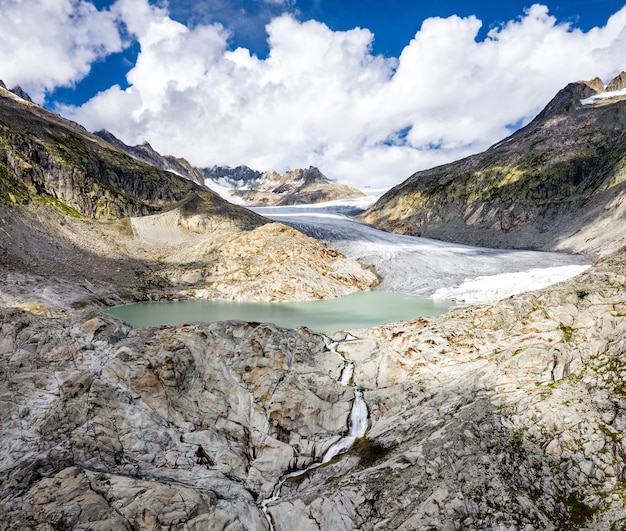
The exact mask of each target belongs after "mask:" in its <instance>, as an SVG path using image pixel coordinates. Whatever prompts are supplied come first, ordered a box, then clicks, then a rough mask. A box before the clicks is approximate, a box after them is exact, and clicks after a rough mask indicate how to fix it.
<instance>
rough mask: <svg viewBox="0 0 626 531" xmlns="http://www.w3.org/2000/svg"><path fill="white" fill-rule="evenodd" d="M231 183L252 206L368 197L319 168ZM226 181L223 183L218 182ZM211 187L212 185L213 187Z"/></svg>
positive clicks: (233, 192)
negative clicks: (331, 177)
mask: <svg viewBox="0 0 626 531" xmlns="http://www.w3.org/2000/svg"><path fill="white" fill-rule="evenodd" d="M230 181H231V182H233V181H234V182H233V184H235V187H234V188H233V189H231V190H230V193H231V194H232V195H234V196H236V197H240V198H241V199H243V200H244V201H245V202H246V204H249V205H255V206H260V205H276V206H286V205H308V204H313V203H323V202H325V201H333V200H336V199H352V198H356V197H363V196H364V195H365V194H363V192H361V191H360V190H357V189H356V188H353V187H351V186H348V185H345V184H340V183H334V182H332V181H330V180H329V179H328V178H327V177H326V176H325V175H324V174H323V173H322V172H321V171H320V170H319V169H317V168H315V167H313V166H311V167H309V168H308V169H298V170H292V171H288V172H286V173H284V174H283V175H281V174H279V173H277V172H274V171H272V172H265V173H262V174H260V175H259V176H258V177H256V178H254V177H252V178H251V176H246V177H244V178H243V179H233V178H232V177H231V178H230ZM218 182H223V181H218ZM209 186H210V184H209Z"/></svg>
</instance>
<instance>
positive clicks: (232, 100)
mask: <svg viewBox="0 0 626 531" xmlns="http://www.w3.org/2000/svg"><path fill="white" fill-rule="evenodd" d="M0 1H1V0H0ZM115 9H116V10H117V12H118V13H119V16H120V18H122V19H123V20H125V21H126V24H127V25H128V28H129V30H130V31H132V32H133V33H135V34H136V35H137V38H138V40H139V42H140V44H141V53H140V54H139V58H138V60H137V64H136V65H135V67H134V68H133V69H132V70H131V71H130V73H129V74H128V81H129V83H130V84H131V86H130V88H128V89H126V90H122V89H120V88H119V87H112V88H111V89H109V90H108V91H106V92H104V93H101V94H99V95H98V96H96V97H95V98H93V99H92V100H91V101H89V102H88V103H86V104H85V105H83V106H82V107H81V108H72V109H70V108H66V109H64V113H65V114H70V115H71V117H72V118H73V119H75V120H77V121H79V122H81V123H83V124H84V125H86V126H87V127H88V128H90V129H99V128H102V127H104V128H106V129H109V130H111V131H112V132H113V133H114V134H116V135H118V136H120V137H121V138H122V139H123V140H125V141H126V142H128V143H140V142H142V141H144V140H148V141H149V142H150V143H151V144H152V145H153V147H155V149H157V150H158V151H160V152H162V153H167V154H175V155H177V156H184V157H186V158H187V159H189V160H190V161H191V162H192V163H193V164H196V165H198V166H208V165H213V164H230V165H237V164H248V165H250V166H252V167H255V168H257V169H261V170H265V169H272V168H273V169H277V170H281V171H282V170H286V169H289V168H295V167H302V166H307V165H309V164H312V165H316V166H318V167H320V168H321V169H322V171H324V172H325V173H326V174H327V175H328V176H329V177H331V178H337V179H339V180H342V181H345V182H350V183H352V184H355V185H357V186H366V185H378V184H391V183H394V182H399V181H401V180H404V179H405V178H406V177H408V175H410V174H411V173H412V172H413V171H416V170H418V169H421V168H425V167H430V166H432V165H435V164H439V163H443V162H446V161H450V160H453V159H456V158H459V157H461V156H464V155H466V154H469V153H471V152H477V151H480V150H482V149H485V148H486V147H488V146H489V145H491V144H493V143H495V142H497V141H499V140H500V139H502V138H503V137H504V136H506V135H507V134H508V133H509V129H507V126H509V125H510V124H514V123H519V122H520V121H528V120H529V119H531V118H532V117H533V116H534V115H535V114H537V112H539V111H540V110H541V108H542V107H543V106H544V105H545V104H546V103H547V102H548V101H549V99H550V98H551V97H552V96H553V95H554V94H555V93H556V92H557V90H559V89H560V88H562V87H563V86H564V85H565V84H567V83H568V82H570V81H575V80H577V79H590V78H593V77H595V76H596V75H599V76H601V77H603V78H604V79H605V80H607V81H608V79H609V78H610V77H611V76H613V75H614V74H616V73H618V72H619V71H620V70H622V69H624V68H626V65H625V64H624V63H625V62H626V59H624V58H625V57H626V53H625V52H626V29H625V28H626V8H624V9H622V10H621V11H619V12H618V13H616V14H615V15H614V16H613V17H611V19H610V20H609V21H608V24H607V25H606V26H605V27H602V28H595V29H593V30H591V31H589V32H586V33H585V32H582V31H580V30H578V29H574V28H572V27H570V26H569V25H564V24H557V23H556V21H555V19H554V18H553V17H551V16H550V15H549V13H548V11H547V8H545V7H543V6H540V5H535V6H532V7H531V8H530V9H529V10H528V11H527V12H526V13H525V14H524V15H523V16H521V17H520V18H519V19H517V20H514V21H510V22H508V23H507V24H505V25H503V26H501V27H498V28H494V29H492V30H491V31H490V32H489V33H488V37H487V38H486V39H485V40H484V41H481V42H477V41H476V36H477V33H478V31H479V28H480V26H481V23H480V21H479V20H477V19H476V18H475V17H468V18H460V17H450V18H446V19H441V18H432V19H428V20H426V21H424V23H423V24H422V27H421V28H420V29H419V31H417V33H416V35H415V38H414V39H413V40H412V41H411V42H410V43H408V44H407V46H406V47H405V49H404V51H403V52H402V54H401V55H400V57H399V58H397V59H395V58H384V57H382V56H375V55H373V54H372V52H371V43H372V39H373V37H374V36H373V35H372V33H371V32H370V31H368V30H367V29H354V30H351V31H345V32H338V31H337V32H336V31H332V30H330V29H329V28H328V27H327V26H325V25H324V24H322V23H319V22H315V21H308V22H303V23H302V22H298V21H297V20H295V19H294V18H292V17H291V16H289V15H283V16H280V17H277V18H275V19H273V20H272V21H271V23H270V24H268V26H267V28H266V29H267V33H268V42H269V46H270V54H269V56H268V57H267V58H266V59H259V58H257V57H256V56H254V55H251V54H250V53H249V52H248V50H245V49H237V50H235V51H229V50H228V47H227V39H228V34H227V33H226V32H225V30H224V29H223V28H222V27H221V26H219V25H204V26H196V27H194V28H193V29H189V28H187V27H185V26H183V25H181V24H179V23H177V22H174V21H173V20H171V19H170V18H169V17H168V16H167V13H166V12H164V11H163V10H159V9H156V8H154V7H151V6H149V5H148V4H147V3H146V1H145V0H142V1H138V0H132V1H131V0H121V1H119V2H118V4H117V5H116V8H115Z"/></svg>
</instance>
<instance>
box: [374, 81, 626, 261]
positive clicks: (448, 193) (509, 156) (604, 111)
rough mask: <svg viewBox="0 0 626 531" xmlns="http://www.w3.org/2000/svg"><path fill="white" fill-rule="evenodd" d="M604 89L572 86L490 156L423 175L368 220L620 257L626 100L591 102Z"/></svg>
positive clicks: (490, 242) (439, 235)
mask: <svg viewBox="0 0 626 531" xmlns="http://www.w3.org/2000/svg"><path fill="white" fill-rule="evenodd" d="M623 79H624V75H621V76H618V77H617V78H616V79H615V80H613V81H612V82H611V83H609V86H608V87H607V90H608V89H609V88H610V89H611V90H617V87H621V86H622V84H623ZM620 80H621V81H620ZM603 91H604V85H603V84H602V82H601V81H600V80H599V79H596V80H593V81H590V82H582V81H581V82H577V83H572V84H570V85H568V86H567V87H565V88H564V89H563V90H561V91H560V92H559V93H558V94H557V95H556V96H555V97H554V99H553V100H552V101H551V102H550V103H548V105H547V106H546V107H545V109H544V110H543V111H542V112H541V113H540V114H539V115H538V116H537V117H536V118H535V119H534V120H533V121H531V122H530V123H529V124H528V125H527V126H525V127H523V128H522V129H520V130H518V131H516V132H515V133H514V134H513V135H511V136H510V137H508V138H506V139H504V140H503V141H501V142H499V143H498V144H496V145H494V146H492V147H491V148H490V149H488V150H487V151H485V152H483V153H479V154H477V155H472V156H470V157H467V158H465V159H462V160H460V161H457V162H453V163H450V164H446V165H444V166H439V167H436V168H432V169H430V170H424V171H420V172H417V173H416V174H414V175H413V176H411V177H410V178H409V179H407V180H406V181H404V182H403V183H401V184H399V185H398V186H396V187H394V188H392V189H391V190H390V191H389V192H388V193H386V194H385V195H384V196H382V197H381V198H380V200H379V201H378V202H377V203H376V204H375V205H373V206H372V207H371V208H370V209H368V211H367V212H366V213H365V214H364V215H363V216H362V219H363V220H364V221H366V222H368V223H372V224H374V225H375V226H377V227H378V228H382V229H385V230H390V231H395V232H400V233H404V234H413V235H419V236H425V237H430V238H435V239H443V240H449V241H455V242H459V243H472V244H479V245H485V246H488V247H508V248H532V249H540V250H560V251H569V252H584V253H588V254H591V255H595V256H598V255H605V254H610V253H612V252H614V251H616V250H618V249H619V248H620V247H622V246H623V245H624V244H626V240H625V239H624V222H625V219H626V215H625V214H626V213H625V209H626V201H625V200H624V199H625V198H626V182H625V180H626V101H625V99H624V97H623V96H620V95H619V93H618V94H616V97H614V98H604V99H601V100H600V99H598V100H597V103H593V104H583V103H582V100H587V99H588V98H590V97H592V96H596V95H598V94H601V93H602V92H603ZM609 94H610V93H609Z"/></svg>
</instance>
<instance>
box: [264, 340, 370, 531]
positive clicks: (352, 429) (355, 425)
mask: <svg viewBox="0 0 626 531" xmlns="http://www.w3.org/2000/svg"><path fill="white" fill-rule="evenodd" d="M324 343H325V345H326V347H327V348H328V350H330V351H331V352H334V353H335V354H337V355H338V356H339V357H340V358H341V359H342V360H343V363H344V365H343V369H342V371H341V376H340V378H339V383H340V384H341V385H343V386H344V387H347V386H348V385H349V384H350V382H351V381H352V376H353V374H354V362H353V361H350V360H347V359H346V358H345V357H344V356H343V355H342V354H341V353H339V352H338V351H337V347H338V346H339V343H338V342H337V341H333V340H332V339H330V338H328V337H326V336H324ZM368 427H369V414H368V411H367V404H366V403H365V400H364V399H363V389H362V388H360V387H358V386H354V401H353V402H352V410H351V411H350V422H349V425H348V435H346V436H345V437H342V438H341V439H339V440H338V441H337V442H336V443H334V444H333V445H331V446H330V447H329V448H328V450H326V452H325V453H324V456H323V457H322V460H321V461H319V462H317V463H313V464H311V465H309V466H308V467H306V468H304V469H302V470H296V471H294V472H290V473H288V474H284V475H283V476H282V477H281V478H280V479H279V480H278V483H276V485H275V486H274V491H273V492H272V497H271V498H266V499H265V500H263V501H262V502H261V503H260V507H261V510H262V511H263V514H264V515H265V518H266V520H267V522H268V524H269V526H270V530H271V531H274V525H273V524H272V518H271V516H270V514H269V512H268V505H269V504H270V503H272V502H274V501H276V500H277V499H278V498H279V497H280V490H281V488H282V486H283V485H284V483H285V482H286V481H287V480H289V479H292V478H297V477H300V476H302V475H304V474H306V473H307V472H309V471H310V470H313V469H315V468H318V467H320V466H322V465H324V464H326V463H328V462H330V461H331V460H332V459H333V458H334V457H336V456H338V455H340V454H343V453H345V452H347V451H348V450H350V448H352V446H353V445H354V443H355V442H356V440H357V439H359V438H361V437H363V436H364V435H365V432H366V431H367V428H368Z"/></svg>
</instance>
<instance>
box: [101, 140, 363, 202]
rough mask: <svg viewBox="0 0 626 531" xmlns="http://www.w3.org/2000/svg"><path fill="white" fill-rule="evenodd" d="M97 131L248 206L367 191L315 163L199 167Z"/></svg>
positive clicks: (341, 196) (352, 195)
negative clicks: (279, 167)
mask: <svg viewBox="0 0 626 531" xmlns="http://www.w3.org/2000/svg"><path fill="white" fill-rule="evenodd" d="M95 134H96V135H97V136H99V137H100V138H102V139H104V140H106V141H107V142H109V143H111V144H113V145H115V146H117V147H118V148H119V149H121V150H123V151H125V152H127V153H129V154H130V155H132V156H133V157H135V158H137V159H139V160H141V161H143V162H146V163H148V164H151V165H153V166H156V167H158V168H161V169H163V170H167V171H171V172H174V173H176V174H177V175H182V176H184V177H187V178H188V179H191V180H193V181H195V182H197V183H200V184H204V185H206V186H208V187H209V188H210V189H212V190H216V191H218V192H219V191H222V190H223V191H224V192H225V193H227V194H228V195H229V196H232V197H236V198H239V199H240V200H241V201H243V202H244V203H245V204H247V205H248V206H261V205H276V206H285V205H305V204H313V203H322V202H325V201H333V200H335V199H352V198H356V197H362V196H363V195H364V194H363V193H362V192H361V191H360V190H358V189H356V188H353V187H351V186H348V185H345V184H341V183H336V182H333V181H331V180H330V179H328V178H327V177H326V176H325V175H324V174H323V173H322V172H321V171H320V170H319V169H318V168H315V167H313V166H311V167H309V168H308V169H296V170H291V171H288V172H286V173H284V174H282V175H281V174H279V173H278V172H275V171H265V172H260V171H258V170H253V169H252V168H249V167H248V166H237V167H234V168H231V167H228V166H212V167H209V168H197V167H195V166H192V165H191V164H190V163H189V162H188V161H187V160H186V159H184V158H179V157H173V156H163V155H161V154H159V153H158V152H157V151H155V150H154V149H153V148H152V146H150V144H148V143H144V144H142V145H139V146H128V145H126V144H124V142H122V141H121V140H119V139H118V138H116V137H115V136H114V135H113V134H111V133H110V132H108V131H98V132H96V133H95Z"/></svg>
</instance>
